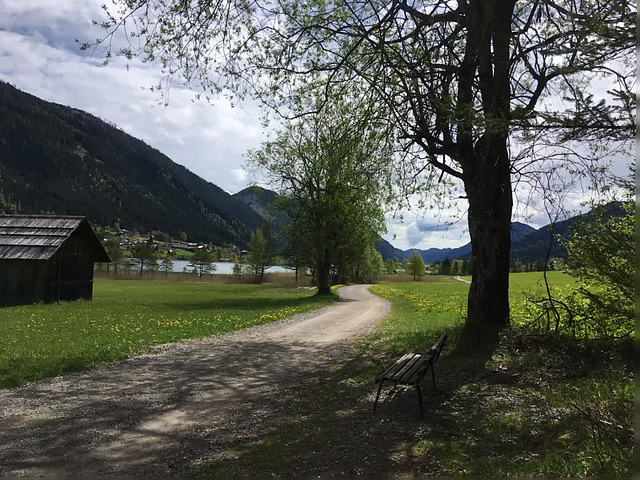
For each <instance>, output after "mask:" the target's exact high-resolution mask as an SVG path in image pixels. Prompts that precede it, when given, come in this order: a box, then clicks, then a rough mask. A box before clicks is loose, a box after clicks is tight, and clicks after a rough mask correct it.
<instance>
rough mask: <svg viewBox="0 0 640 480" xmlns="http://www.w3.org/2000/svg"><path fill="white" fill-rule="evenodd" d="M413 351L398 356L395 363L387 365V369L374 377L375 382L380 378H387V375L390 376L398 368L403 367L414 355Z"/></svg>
mask: <svg viewBox="0 0 640 480" xmlns="http://www.w3.org/2000/svg"><path fill="white" fill-rule="evenodd" d="M414 355H415V353H405V354H404V355H403V356H402V357H401V358H399V359H398V360H396V363H394V364H393V365H392V366H391V367H389V368H388V369H386V370H385V371H384V373H382V374H381V375H379V376H378V377H376V380H375V381H376V382H378V380H381V379H386V380H388V379H389V377H391V376H392V375H394V374H395V373H396V372H397V371H398V370H400V369H401V368H402V367H404V365H405V364H406V363H407V362H408V361H409V360H411V359H412V358H413V357H414Z"/></svg>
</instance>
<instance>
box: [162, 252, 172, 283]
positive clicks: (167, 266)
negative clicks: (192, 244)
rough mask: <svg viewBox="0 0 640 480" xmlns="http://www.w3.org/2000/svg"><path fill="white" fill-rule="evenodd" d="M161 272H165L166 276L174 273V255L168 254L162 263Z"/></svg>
mask: <svg viewBox="0 0 640 480" xmlns="http://www.w3.org/2000/svg"><path fill="white" fill-rule="evenodd" d="M160 270H162V271H163V272H164V276H165V277H166V276H167V275H169V272H172V271H173V253H172V252H167V254H166V255H165V256H164V258H163V259H162V261H161V262H160Z"/></svg>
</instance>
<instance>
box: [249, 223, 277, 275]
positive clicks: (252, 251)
mask: <svg viewBox="0 0 640 480" xmlns="http://www.w3.org/2000/svg"><path fill="white" fill-rule="evenodd" d="M272 262H273V255H272V253H271V252H270V249H269V245H268V243H267V240H266V239H265V238H264V235H263V233H262V230H261V229H257V230H256V231H255V232H253V233H252V234H251V236H250V240H249V256H248V257H247V264H248V265H249V268H250V269H251V271H252V272H253V275H254V276H255V277H256V278H259V279H260V281H261V282H262V281H263V279H264V272H265V270H266V269H267V268H268V267H270V266H271V265H272Z"/></svg>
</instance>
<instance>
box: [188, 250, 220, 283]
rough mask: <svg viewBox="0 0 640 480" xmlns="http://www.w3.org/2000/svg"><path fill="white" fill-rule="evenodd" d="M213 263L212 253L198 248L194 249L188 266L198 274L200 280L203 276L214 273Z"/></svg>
mask: <svg viewBox="0 0 640 480" xmlns="http://www.w3.org/2000/svg"><path fill="white" fill-rule="evenodd" d="M213 262H214V258H213V253H212V252H210V251H209V250H208V249H207V247H204V246H200V247H198V248H196V250H195V252H194V253H193V257H191V260H190V261H189V265H188V266H189V267H190V268H193V270H194V271H195V272H196V273H197V274H198V278H202V275H203V274H205V273H213V272H215V271H216V269H217V267H216V265H215V264H214V263H213Z"/></svg>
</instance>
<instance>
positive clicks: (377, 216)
mask: <svg viewBox="0 0 640 480" xmlns="http://www.w3.org/2000/svg"><path fill="white" fill-rule="evenodd" d="M377 126H378V125H377V124H376V121H375V117H373V116H372V112H371V111H370V110H369V109H368V108H367V106H364V105H360V104H355V103H353V102H351V101H350V100H348V99H344V98H335V99H334V101H333V102H332V104H331V105H325V106H324V109H323V111H322V112H321V113H317V114H315V115H306V116H303V117H300V118H298V119H297V120H295V121H290V122H285V123H284V125H283V129H282V130H281V131H280V132H279V133H278V136H277V138H276V139H275V140H274V141H272V142H268V143H265V144H264V145H263V146H262V148H261V149H260V150H257V151H253V152H251V153H250V154H249V160H250V162H251V163H252V164H253V165H255V166H257V167H259V168H262V169H263V170H265V171H266V173H267V175H268V176H269V177H270V179H271V180H272V181H273V185H276V186H278V187H279V188H280V190H281V192H282V193H283V194H284V195H283V196H284V197H285V198H288V199H289V201H288V202H286V203H284V204H283V205H284V208H285V212H286V214H287V215H288V217H289V218H290V219H291V222H292V225H293V227H294V228H295V231H296V241H297V242H299V244H302V245H304V244H306V245H308V246H309V247H310V251H311V252H312V255H313V267H314V270H315V272H316V276H317V284H318V293H320V294H329V293H330V284H331V272H332V271H337V272H339V276H344V275H345V272H346V271H347V270H348V268H349V265H350V264H352V263H353V262H355V261H357V259H358V258H359V257H360V255H361V254H362V252H363V247H364V246H366V245H373V244H374V242H375V239H376V238H377V237H376V236H377V235H379V234H380V233H381V232H383V229H384V216H383V214H382V209H381V207H380V203H381V196H382V194H383V192H384V191H385V190H384V185H383V184H381V182H380V180H381V179H382V178H383V175H384V173H385V172H386V171H387V170H388V169H387V167H388V164H389V161H390V157H391V153H392V152H391V150H390V145H389V144H388V143H387V142H386V138H385V137H384V135H381V134H380V132H379V129H377V128H376V127H377ZM298 251H299V250H298Z"/></svg>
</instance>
